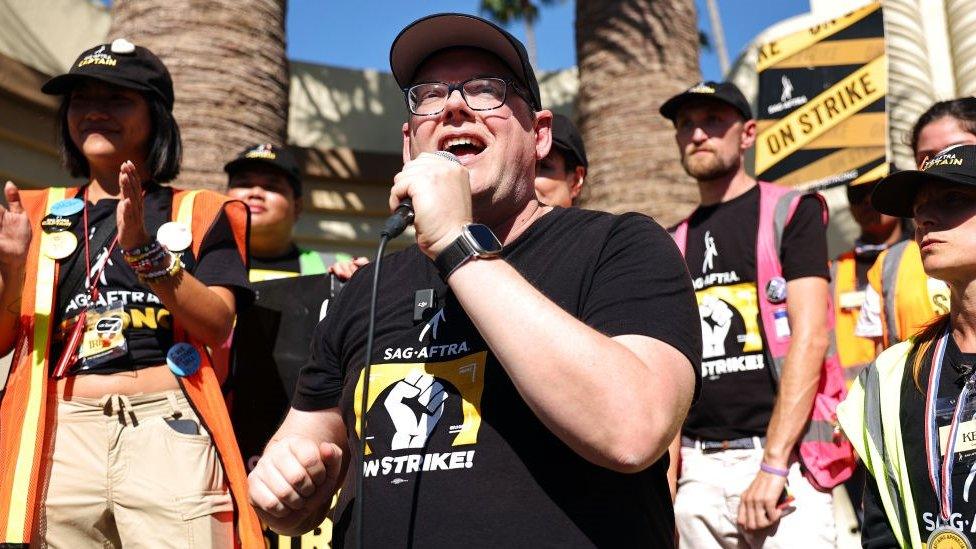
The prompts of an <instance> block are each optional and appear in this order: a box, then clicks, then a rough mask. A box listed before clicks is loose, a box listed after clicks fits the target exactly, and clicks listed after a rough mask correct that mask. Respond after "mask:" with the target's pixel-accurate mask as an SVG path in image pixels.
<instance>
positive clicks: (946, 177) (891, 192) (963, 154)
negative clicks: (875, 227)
mask: <svg viewBox="0 0 976 549" xmlns="http://www.w3.org/2000/svg"><path fill="white" fill-rule="evenodd" d="M930 181H932V182H938V183H948V184H957V185H970V186H973V187H976V145H953V146H951V147H948V148H946V149H943V150H942V151H940V152H939V154H937V155H935V156H934V157H932V158H929V159H927V160H925V161H924V162H922V165H921V167H920V168H919V169H918V170H905V171H902V172H898V173H894V174H891V175H889V176H888V177H886V178H884V179H882V180H881V181H880V182H879V183H878V185H877V186H876V187H875V188H874V192H872V193H871V205H872V206H874V209H875V210H878V211H879V212H881V213H883V214H888V215H894V216H898V217H914V215H915V211H914V205H915V195H916V193H918V189H919V187H920V186H921V184H922V183H925V182H930Z"/></svg>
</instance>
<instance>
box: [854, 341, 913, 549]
mask: <svg viewBox="0 0 976 549" xmlns="http://www.w3.org/2000/svg"><path fill="white" fill-rule="evenodd" d="M911 347H912V343H911V342H903V343H900V344H897V345H895V346H894V347H891V348H889V349H887V350H885V351H884V352H883V353H881V355H879V356H878V358H877V360H876V361H875V362H874V363H873V364H871V365H870V366H869V367H868V368H867V369H866V370H864V372H863V373H862V374H861V375H860V376H859V377H858V379H857V381H855V382H854V385H853V386H852V387H851V390H850V393H849V396H848V398H847V399H846V400H845V401H844V402H843V403H841V405H840V406H838V407H837V418H838V420H839V421H840V424H841V427H842V428H843V430H844V432H845V434H846V435H847V436H848V438H849V439H850V440H851V442H852V444H854V446H855V449H856V450H857V453H858V455H859V456H860V457H861V460H862V461H863V463H864V466H865V468H866V469H867V471H868V472H869V473H870V474H871V476H872V477H873V478H874V482H875V483H876V484H877V486H878V495H879V496H880V498H881V506H882V507H883V508H884V511H885V516H886V517H887V519H888V523H889V525H890V526H891V529H892V532H893V533H894V535H895V537H896V538H897V540H898V544H899V546H901V547H921V546H922V545H921V544H922V541H921V537H920V532H919V529H918V521H917V515H916V510H915V502H914V497H913V495H912V489H911V483H910V481H909V478H908V470H907V467H906V462H905V455H904V446H903V442H902V433H901V419H900V409H901V405H900V400H901V384H902V377H903V375H904V372H905V368H906V361H907V359H908V356H909V352H910V350H911Z"/></svg>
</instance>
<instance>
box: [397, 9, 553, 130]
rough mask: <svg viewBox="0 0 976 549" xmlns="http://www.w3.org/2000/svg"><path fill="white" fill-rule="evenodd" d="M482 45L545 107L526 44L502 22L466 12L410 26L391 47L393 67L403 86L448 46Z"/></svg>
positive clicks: (424, 19)
mask: <svg viewBox="0 0 976 549" xmlns="http://www.w3.org/2000/svg"><path fill="white" fill-rule="evenodd" d="M457 47H466V48H478V49H482V50H485V51H487V52H489V53H492V54H494V55H496V56H497V57H498V58H499V59H501V60H502V62H503V63H505V65H507V66H508V68H509V69H511V71H512V74H514V75H515V78H517V79H518V80H519V81H520V82H521V83H522V84H523V85H524V86H525V87H527V88H528V90H527V91H528V92H529V95H530V96H531V97H530V98H529V102H530V103H531V104H532V108H533V109H535V110H537V111H538V110H542V98H541V96H540V94H539V82H538V81H537V80H536V78H535V71H533V70H532V65H531V64H530V63H529V54H528V53H526V51H525V46H523V45H522V43H521V42H519V40H518V39H517V38H515V37H514V36H512V35H511V34H509V33H508V32H507V31H506V30H505V29H503V28H501V27H499V26H498V25H496V24H494V23H492V22H491V21H488V20H486V19H482V18H480V17H476V16H474V15H468V14H466V13H435V14H434V15H428V16H427V17H422V18H420V19H417V20H416V21H414V22H413V23H410V24H409V25H407V26H406V27H405V28H404V29H403V30H402V31H400V34H398V35H397V37H396V38H395V39H394V40H393V45H392V46H390V69H391V70H392V71H393V78H394V79H395V80H396V82H397V84H398V85H399V86H400V87H401V88H406V87H407V86H409V85H410V84H411V83H412V82H413V77H414V74H416V72H417V67H419V66H420V65H421V64H422V63H423V62H424V61H425V60H426V59H427V58H428V57H430V56H431V55H433V54H434V53H437V52H439V51H441V50H443V49H447V48H457Z"/></svg>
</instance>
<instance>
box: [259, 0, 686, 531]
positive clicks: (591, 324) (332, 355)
mask: <svg viewBox="0 0 976 549" xmlns="http://www.w3.org/2000/svg"><path fill="white" fill-rule="evenodd" d="M390 59H391V66H392V69H393V74H394V77H395V78H396V79H397V81H398V83H399V84H400V85H401V86H402V87H403V88H404V89H405V95H406V102H407V106H408V109H409V116H408V120H407V122H406V123H405V124H404V125H403V130H402V131H403V143H404V147H403V149H404V151H403V155H404V168H403V171H401V172H400V173H399V174H398V175H397V176H396V178H395V182H394V185H393V188H392V190H391V197H390V206H391V207H395V206H397V205H398V204H399V203H400V202H401V201H402V200H404V199H406V198H408V197H409V198H410V199H411V200H412V202H413V208H414V211H415V216H416V217H415V220H414V224H415V228H416V232H417V245H416V246H413V247H411V248H409V249H407V250H405V251H403V252H400V253H397V254H393V255H390V256H387V257H386V258H385V259H384V260H383V263H384V265H383V269H382V276H381V278H380V283H379V290H378V304H377V317H376V329H375V341H374V345H373V354H372V356H370V357H369V362H370V364H371V369H372V373H371V375H370V376H369V378H368V380H367V382H368V383H369V390H368V394H369V397H370V398H369V401H368V402H367V404H366V408H365V412H364V411H363V410H362V409H361V407H360V399H361V397H362V390H363V384H364V379H363V373H362V370H363V364H364V362H365V361H366V360H367V359H366V356H365V347H366V340H367V331H368V326H369V318H368V309H367V307H366V304H367V303H368V301H369V298H370V286H369V281H370V279H371V278H372V276H371V274H372V273H371V272H368V273H364V276H357V277H355V278H353V279H352V280H351V281H350V283H349V284H348V285H347V286H346V288H345V290H344V291H343V293H342V294H340V295H339V297H338V298H337V300H336V302H335V304H334V305H333V308H332V309H330V312H329V315H328V317H326V320H325V321H324V322H323V323H322V324H320V325H319V327H318V330H317V333H316V335H315V338H314V340H313V350H312V357H311V359H310V361H309V363H308V364H307V365H306V367H305V368H304V369H303V372H302V376H301V378H300V380H299V384H298V389H297V391H296V394H295V399H294V401H293V403H292V410H291V411H290V412H289V415H288V417H287V418H286V420H285V422H284V424H283V425H282V426H281V428H280V429H279V430H278V432H277V433H276V434H275V436H274V437H273V439H272V441H271V442H270V443H269V444H268V447H267V448H266V450H265V453H264V456H263V457H262V458H261V460H260V461H259V463H258V465H257V467H255V469H254V471H253V472H252V474H251V476H250V493H251V498H252V503H253V504H254V506H255V507H256V508H257V509H258V512H259V514H260V515H261V517H262V518H263V519H264V520H265V522H266V523H268V524H269V525H270V526H271V527H272V528H274V529H276V530H278V531H281V532H286V533H292V534H296V533H300V532H302V531H304V530H307V529H309V528H311V527H312V526H314V525H315V524H317V523H318V522H319V521H320V520H321V518H322V516H323V515H324V513H325V512H326V505H327V503H328V499H329V497H330V495H331V493H332V492H333V491H334V490H335V489H336V488H337V487H338V486H339V484H340V483H341V484H342V488H343V489H342V493H341V495H340V500H339V504H338V507H337V509H336V518H335V522H336V526H335V536H334V541H333V543H334V544H335V546H340V547H341V546H343V545H346V544H348V545H353V544H357V545H358V546H360V547H362V546H370V547H389V546H416V547H425V546H457V545H460V544H462V543H464V544H466V545H472V544H473V545H477V546H493V547H494V546H512V545H521V546H525V545H539V544H546V545H559V546H572V547H578V546H593V545H598V546H612V545H621V544H625V543H626V544H633V543H634V542H635V540H640V542H641V543H643V544H645V545H648V546H665V545H673V542H674V534H673V532H674V518H673V513H672V510H671V501H670V493H669V491H668V486H667V481H666V476H665V474H666V470H667V459H666V458H665V456H666V454H667V446H668V443H669V442H670V440H671V439H672V438H673V437H674V436H675V434H676V433H677V431H678V428H679V426H680V424H681V422H682V421H683V419H684V417H685V414H686V413H687V410H688V407H689V406H690V404H691V401H692V399H693V395H694V394H695V391H696V387H697V386H698V383H699V382H698V373H697V370H698V364H699V361H700V352H701V340H700V334H699V333H698V332H697V330H688V329H687V327H688V326H697V320H698V318H697V309H696V307H695V300H694V294H693V290H692V286H691V282H690V280H689V278H688V275H687V272H686V269H685V268H684V266H683V264H682V260H681V257H680V255H679V253H678V251H677V249H676V248H675V246H674V244H673V243H672V242H671V240H670V238H669V237H668V235H667V234H666V233H665V232H664V231H663V229H661V228H660V227H659V226H658V225H657V224H656V223H655V222H654V221H653V220H651V219H649V218H647V217H644V216H641V215H638V214H629V215H624V216H614V215H610V214H606V213H600V212H592V211H586V210H580V209H575V208H571V209H553V208H550V207H547V206H543V205H542V204H540V203H539V202H538V201H537V200H536V198H535V193H534V185H533V181H534V177H535V169H536V163H537V162H538V160H540V159H542V158H543V157H545V155H546V154H547V153H548V152H549V148H550V145H551V133H550V123H551V118H552V114H551V113H550V112H549V111H547V110H543V109H542V108H541V101H540V98H539V91H538V83H537V82H536V79H535V75H534V73H533V72H532V69H531V66H530V65H529V63H528V59H527V55H526V53H525V49H524V47H523V46H522V44H521V43H520V42H518V41H517V40H516V39H515V38H514V37H512V36H511V35H510V34H508V33H507V32H505V31H504V30H502V29H501V28H499V27H497V26H496V25H494V24H492V23H490V22H488V21H485V20H483V19H480V18H478V17H473V16H470V15H465V14H438V15H433V16H429V17H425V18H423V19H420V20H418V21H415V22H414V23H412V24H411V25H409V26H408V27H407V28H406V29H404V30H403V31H402V32H401V33H400V35H399V36H398V37H397V39H396V40H395V41H394V44H393V47H392V50H391V54H390ZM438 151H446V152H449V153H451V154H453V155H454V156H456V157H457V158H458V159H459V163H454V162H451V161H448V160H445V159H444V158H441V157H439V156H437V155H434V154H431V153H435V152H438ZM373 268H374V266H373V265H368V266H366V267H364V269H366V270H368V271H371V270H372V269H373ZM365 275H369V276H365ZM418 296H433V298H432V299H426V298H425V299H420V298H419V297H418ZM650 319H666V320H650ZM363 413H365V416H366V419H367V422H366V423H367V428H368V433H367V435H366V448H365V451H364V452H363V453H364V454H365V459H364V460H363V462H360V457H359V456H360V455H361V451H363V448H362V446H361V444H362V440H361V438H360V435H361V431H360V425H361V420H362V419H363V418H362V414H363ZM356 475H363V478H362V480H363V486H364V494H357V493H356V490H355V487H356V480H357V476H356ZM356 498H364V499H363V500H362V501H363V503H362V505H363V509H362V516H361V517H358V516H357V513H355V512H354V507H355V505H354V504H353V503H354V501H355V499H356ZM525 516H531V517H533V520H532V524H531V526H530V525H527V524H525V523H524V522H523V521H519V520H513V519H517V518H519V517H525ZM357 520H362V523H359V524H357V522H356V521H357ZM357 526H361V528H362V532H363V533H362V539H356V536H355V535H354V532H355V531H356V527H357Z"/></svg>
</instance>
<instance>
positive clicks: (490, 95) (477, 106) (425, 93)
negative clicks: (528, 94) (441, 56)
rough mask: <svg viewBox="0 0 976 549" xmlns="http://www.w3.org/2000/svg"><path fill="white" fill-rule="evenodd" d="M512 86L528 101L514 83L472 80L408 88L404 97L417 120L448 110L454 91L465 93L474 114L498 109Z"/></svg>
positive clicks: (404, 91) (494, 79) (508, 81)
mask: <svg viewBox="0 0 976 549" xmlns="http://www.w3.org/2000/svg"><path fill="white" fill-rule="evenodd" d="M509 86H511V88H512V90H514V91H515V93H516V94H518V95H519V96H521V97H523V98H524V97H525V96H524V95H522V91H521V90H520V89H519V87H518V85H516V84H515V82H514V81H513V80H503V79H501V78H472V79H470V80H465V81H464V82H461V83H460V84H447V83H445V82H424V83H421V84H414V85H413V86H410V87H409V88H404V90H403V93H404V95H405V96H406V99H407V107H408V108H409V109H410V112H411V113H413V114H415V115H417V116H432V115H435V114H440V112H441V111H443V110H444V107H445V106H446V105H447V100H448V98H449V97H451V94H452V93H454V90H460V91H461V97H462V98H463V99H464V102H465V103H467V105H468V107H470V108H471V110H475V111H490V110H492V109H497V108H498V107H501V106H502V105H503V104H504V103H505V98H506V96H507V95H508V88H509Z"/></svg>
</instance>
